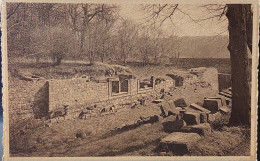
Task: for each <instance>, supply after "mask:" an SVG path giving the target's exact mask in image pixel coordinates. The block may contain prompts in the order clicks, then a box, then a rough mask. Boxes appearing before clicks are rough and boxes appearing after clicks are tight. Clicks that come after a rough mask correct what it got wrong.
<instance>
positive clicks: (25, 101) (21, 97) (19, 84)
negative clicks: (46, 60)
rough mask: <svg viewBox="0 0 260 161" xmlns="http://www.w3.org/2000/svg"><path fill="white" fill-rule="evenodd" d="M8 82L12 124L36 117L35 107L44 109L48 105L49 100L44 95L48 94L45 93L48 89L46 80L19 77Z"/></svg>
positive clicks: (10, 120)
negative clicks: (20, 78)
mask: <svg viewBox="0 0 260 161" xmlns="http://www.w3.org/2000/svg"><path fill="white" fill-rule="evenodd" d="M8 83H9V84H8V99H9V101H8V108H9V122H10V124H12V123H14V122H16V121H17V122H18V121H21V120H26V119H28V118H34V112H35V109H36V108H39V109H42V108H44V107H43V106H45V105H46V103H47V102H46V101H47V100H46V97H44V95H46V94H47V93H45V92H46V90H44V88H45V87H46V86H44V85H45V84H46V80H34V81H24V80H19V79H18V78H11V79H9V82H8ZM39 96H40V97H39ZM42 96H43V97H42ZM47 99H48V98H47ZM39 106H42V107H39Z"/></svg>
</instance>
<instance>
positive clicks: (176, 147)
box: [160, 132, 201, 155]
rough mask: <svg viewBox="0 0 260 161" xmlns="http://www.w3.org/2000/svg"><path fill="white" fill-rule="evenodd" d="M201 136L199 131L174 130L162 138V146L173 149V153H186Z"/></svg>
mask: <svg viewBox="0 0 260 161" xmlns="http://www.w3.org/2000/svg"><path fill="white" fill-rule="evenodd" d="M200 138H201V137H200V135H199V134H197V133H184V132H174V133H171V134H169V135H168V136H167V137H165V138H163V139H162V140H161V142H160V148H162V149H163V150H166V151H171V152H172V153H173V155H185V154H187V153H189V150H190V147H191V146H192V145H194V144H195V143H196V142H197V141H198V140H199V139H200Z"/></svg>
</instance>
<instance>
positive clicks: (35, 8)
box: [7, 3, 228, 65]
mask: <svg viewBox="0 0 260 161" xmlns="http://www.w3.org/2000/svg"><path fill="white" fill-rule="evenodd" d="M119 11H120V6H117V5H111V4H54V3H53V4H51V3H48V4H47V3H46V4H44V3H8V4H7V19H8V21H7V29H8V33H7V36H8V57H9V58H10V59H11V58H12V57H24V58H31V59H34V60H35V62H36V63H40V62H45V61H46V60H49V61H51V62H52V63H53V64H54V65H58V64H60V63H61V61H62V60H64V59H66V60H75V61H77V60H88V61H89V62H90V64H93V63H94V62H95V61H101V62H114V63H118V64H126V62H127V61H132V62H142V63H143V64H144V65H145V64H148V63H155V64H156V63H159V62H160V60H161V59H168V60H170V58H179V57H194V55H196V54H195V53H194V51H196V52H198V53H199V54H197V55H199V56H202V57H203V56H205V55H208V57H210V55H212V54H213V55H217V54H214V52H216V51H217V52H218V50H219V49H220V48H219V47H221V46H223V44H224V45H225V44H227V41H224V40H228V38H227V37H220V38H217V39H216V38H213V39H212V38H211V37H206V38H205V37H198V38H191V37H177V36H175V35H174V34H172V35H169V34H165V33H164V32H163V31H162V30H161V29H160V25H157V24H155V23H142V24H137V23H136V22H135V21H133V20H130V19H126V18H123V17H121V16H120V14H119ZM213 40H214V41H215V42H216V41H217V44H218V45H217V46H218V48H216V43H215V42H213V43H211V44H210V43H209V44H206V42H211V41H213ZM212 47H213V49H212ZM214 47H215V48H214ZM209 48H210V49H211V50H208V49H209ZM223 48H224V50H226V48H225V47H223ZM195 49H196V50H195ZM198 50H201V51H202V52H201V51H198ZM191 51H192V52H191ZM204 51H207V52H208V53H207V54H205V52H204ZM226 52H227V51H224V53H226ZM210 53H211V54H210ZM227 55H228V54H227ZM195 57H196V56H195ZM218 57H219V56H218ZM220 57H221V56H220Z"/></svg>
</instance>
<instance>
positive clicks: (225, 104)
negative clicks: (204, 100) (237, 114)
mask: <svg viewBox="0 0 260 161" xmlns="http://www.w3.org/2000/svg"><path fill="white" fill-rule="evenodd" d="M209 99H220V100H221V103H222V106H227V103H226V99H225V97H224V96H222V95H217V96H215V97H209Z"/></svg>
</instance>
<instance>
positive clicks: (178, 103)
mask: <svg viewBox="0 0 260 161" xmlns="http://www.w3.org/2000/svg"><path fill="white" fill-rule="evenodd" d="M173 103H174V105H175V107H187V104H186V102H185V100H184V99H183V98H180V99H177V100H175V101H173Z"/></svg>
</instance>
